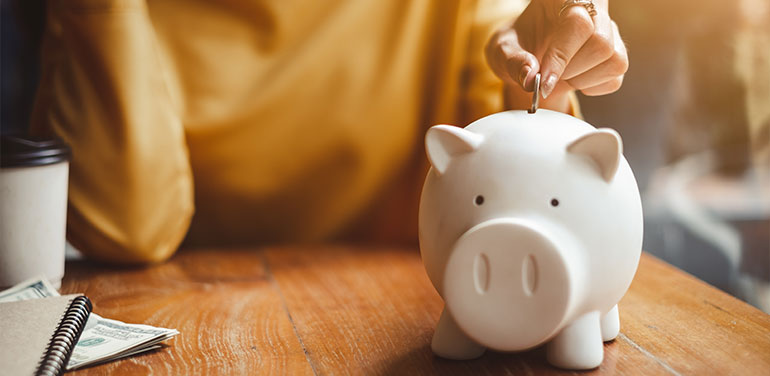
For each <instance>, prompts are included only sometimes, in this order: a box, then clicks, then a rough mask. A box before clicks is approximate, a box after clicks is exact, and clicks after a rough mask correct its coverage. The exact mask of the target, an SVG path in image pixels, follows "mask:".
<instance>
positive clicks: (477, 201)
mask: <svg viewBox="0 0 770 376" xmlns="http://www.w3.org/2000/svg"><path fill="white" fill-rule="evenodd" d="M473 203H474V204H476V206H481V204H483V203H484V196H482V195H478V196H476V199H474V200H473Z"/></svg>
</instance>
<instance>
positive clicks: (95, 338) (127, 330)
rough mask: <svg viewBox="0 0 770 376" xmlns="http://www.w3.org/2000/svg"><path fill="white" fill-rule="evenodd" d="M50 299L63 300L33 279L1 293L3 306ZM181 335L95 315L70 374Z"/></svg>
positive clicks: (70, 365) (75, 352)
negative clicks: (72, 371)
mask: <svg viewBox="0 0 770 376" xmlns="http://www.w3.org/2000/svg"><path fill="white" fill-rule="evenodd" d="M48 296H59V293H58V292H57V291H56V289H55V288H53V286H51V284H50V283H48V280H46V279H45V278H33V279H30V280H27V281H24V282H22V283H20V284H18V285H16V286H14V287H11V288H10V289H8V290H5V291H0V303H2V302H10V301H19V300H28V299H41V298H45V297H48ZM177 334H179V332H178V331H177V330H176V329H166V328H156V327H154V326H149V325H139V324H126V323H124V322H121V321H117V320H110V319H105V318H104V317H101V316H99V315H97V314H95V313H91V315H90V316H89V317H88V322H87V323H86V327H85V329H84V330H83V333H82V334H81V335H80V339H79V340H78V343H77V345H75V349H74V350H73V352H72V356H71V357H70V360H69V362H68V363H67V370H68V371H69V370H73V369H77V368H81V367H86V366H89V365H92V364H96V363H103V362H108V361H111V360H115V359H119V358H123V357H127V356H131V355H134V354H139V353H142V352H145V351H150V350H155V349H157V348H160V347H161V342H163V341H165V340H167V339H169V338H172V337H174V336H176V335H177Z"/></svg>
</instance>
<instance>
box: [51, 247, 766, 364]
mask: <svg viewBox="0 0 770 376" xmlns="http://www.w3.org/2000/svg"><path fill="white" fill-rule="evenodd" d="M62 291H63V292H66V293H72V292H83V293H85V294H86V295H88V296H89V297H90V298H91V299H92V301H93V302H94V312H97V313H99V314H100V315H102V316H105V317H109V318H114V319H118V320H122V321H125V322H131V323H145V324H150V325H156V326H163V327H168V328H176V329H178V330H179V331H180V332H181V335H179V336H178V337H177V338H175V339H173V340H171V341H170V342H169V346H168V347H166V348H163V349H160V350H157V351H154V352H152V353H147V354H145V355H139V356H134V357H131V358H128V359H123V360H118V361H114V362H111V363H107V364H103V365H98V366H94V367H91V368H87V369H84V370H80V371H76V372H73V373H71V374H72V375H73V376H74V375H77V376H80V375H89V374H93V375H97V374H98V375H101V374H107V373H108V374H117V375H120V374H126V375H138V374H150V373H152V374H195V375H199V374H227V375H232V374H255V373H270V374H272V373H282V374H291V375H294V374H323V375H325V374H392V375H403V374H441V375H444V374H514V375H519V374H528V375H540V374H560V373H571V372H565V371H560V370H557V369H555V368H552V367H550V366H548V365H547V364H546V362H545V356H544V351H543V349H542V348H539V349H536V350H533V351H529V352H525V353H518V354H505V353H495V352H487V353H486V354H485V355H484V356H483V357H481V358H480V359H478V360H474V361H465V362H461V361H450V360H444V359H440V358H436V357H434V356H433V355H432V353H431V351H430V339H431V336H432V335H433V329H434V326H435V324H436V321H437V320H438V316H439V313H440V311H441V308H442V301H441V299H440V298H439V296H438V294H436V292H435V290H434V289H433V287H432V285H431V284H430V282H429V281H428V278H427V276H426V275H425V272H424V269H423V266H422V263H421V260H420V256H419V253H418V252H417V251H416V250H399V249H372V248H353V247H348V248H346V247H305V248H267V249H246V250H183V251H181V252H179V253H178V254H177V255H176V256H175V257H174V258H173V259H171V260H170V261H169V262H167V263H164V264H161V265H157V266H153V267H149V268H110V267H104V266H102V265H97V264H92V263H88V262H85V261H74V262H68V264H67V274H66V275H65V278H64V284H63V289H62ZM620 320H621V334H620V336H619V337H618V338H617V339H616V340H615V341H613V342H611V343H607V344H605V346H604V350H605V356H604V363H602V365H601V367H599V368H598V369H596V370H594V371H592V372H589V373H591V374H674V375H680V374H682V375H726V374H732V375H751V374H763V375H768V374H770V316H768V315H766V314H764V313H762V312H761V311H759V310H757V309H755V308H753V307H751V306H748V305H747V304H745V303H743V302H741V301H738V300H736V299H734V298H732V297H730V296H728V295H727V294H724V293H722V292H721V291H718V290H716V289H714V288H712V287H710V286H708V285H706V284H704V283H703V282H700V281H699V280H697V279H695V278H693V277H691V276H690V275H688V274H685V273H683V272H681V271H679V270H678V269H675V268H673V267H671V266H669V265H667V264H665V263H663V262H661V261H659V260H657V259H655V258H654V257H652V256H650V255H647V254H645V255H644V256H643V257H642V261H641V265H640V267H639V271H638V273H637V275H636V279H635V280H634V282H633V284H632V285H631V289H630V291H629V292H628V293H627V294H626V296H625V297H624V298H623V300H622V301H621V302H620Z"/></svg>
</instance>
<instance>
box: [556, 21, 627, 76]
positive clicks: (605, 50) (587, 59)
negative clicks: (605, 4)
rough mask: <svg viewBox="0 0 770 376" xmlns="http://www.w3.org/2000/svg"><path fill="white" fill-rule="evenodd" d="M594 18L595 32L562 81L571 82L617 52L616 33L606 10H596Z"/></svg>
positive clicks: (576, 56) (574, 58) (567, 69)
mask: <svg viewBox="0 0 770 376" xmlns="http://www.w3.org/2000/svg"><path fill="white" fill-rule="evenodd" d="M596 11H597V15H596V16H594V17H593V20H594V32H593V34H592V35H591V37H590V38H588V41H586V43H585V44H583V47H581V48H580V50H579V51H578V52H577V53H576V54H575V56H574V57H572V60H570V62H569V65H567V68H566V69H565V70H564V74H562V76H561V79H562V80H569V79H571V78H573V77H575V76H577V75H579V74H581V73H584V72H587V71H588V70H589V69H591V68H593V67H595V66H597V65H599V64H601V63H602V62H604V61H605V60H607V59H609V58H610V57H611V56H612V54H613V52H614V50H615V37H614V34H615V31H614V30H613V27H612V23H613V22H612V20H611V19H610V16H609V14H607V12H606V11H605V10H604V9H601V8H599V9H596Z"/></svg>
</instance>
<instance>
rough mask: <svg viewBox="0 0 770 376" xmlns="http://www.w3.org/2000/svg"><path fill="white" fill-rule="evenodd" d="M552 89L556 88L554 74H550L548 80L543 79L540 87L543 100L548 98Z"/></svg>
mask: <svg viewBox="0 0 770 376" xmlns="http://www.w3.org/2000/svg"><path fill="white" fill-rule="evenodd" d="M554 87H556V73H551V74H550V75H549V76H548V78H546V79H545V82H543V85H541V86H540V91H541V92H542V93H543V99H545V98H548V96H549V95H550V94H551V92H552V91H553V88H554Z"/></svg>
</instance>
